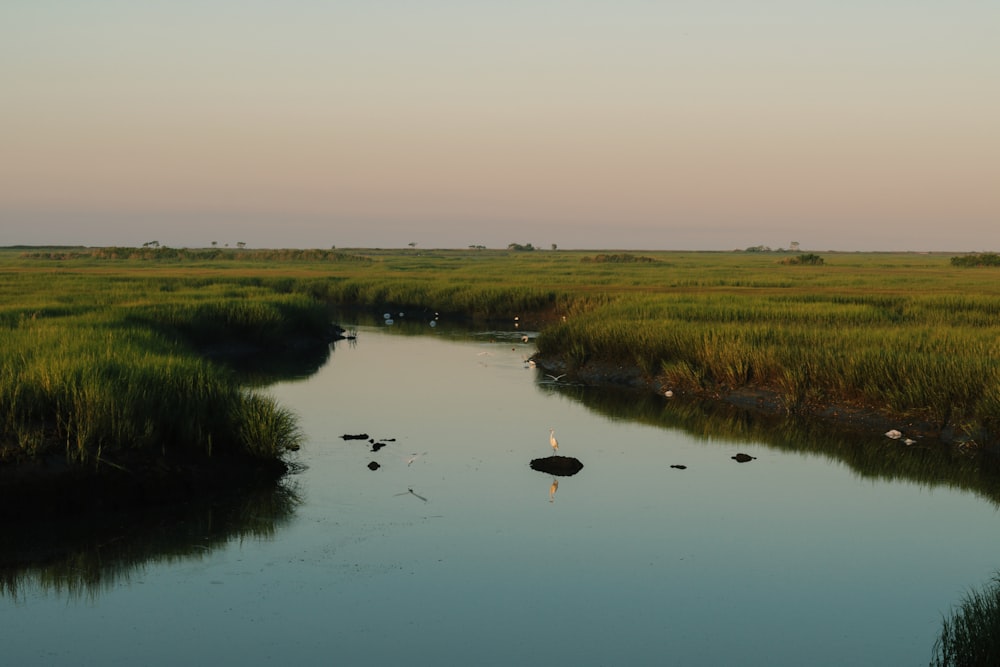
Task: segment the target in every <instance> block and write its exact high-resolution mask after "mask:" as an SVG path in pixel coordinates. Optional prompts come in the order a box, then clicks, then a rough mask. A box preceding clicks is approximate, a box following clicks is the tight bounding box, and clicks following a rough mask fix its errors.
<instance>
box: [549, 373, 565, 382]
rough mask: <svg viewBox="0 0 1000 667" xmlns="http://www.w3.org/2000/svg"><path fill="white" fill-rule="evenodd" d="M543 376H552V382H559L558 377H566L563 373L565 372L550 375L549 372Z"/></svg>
mask: <svg viewBox="0 0 1000 667" xmlns="http://www.w3.org/2000/svg"><path fill="white" fill-rule="evenodd" d="M545 377H550V378H552V381H553V382H559V380H560V378H564V377H566V374H565V373H563V374H562V375H550V374H549V373H546V374H545Z"/></svg>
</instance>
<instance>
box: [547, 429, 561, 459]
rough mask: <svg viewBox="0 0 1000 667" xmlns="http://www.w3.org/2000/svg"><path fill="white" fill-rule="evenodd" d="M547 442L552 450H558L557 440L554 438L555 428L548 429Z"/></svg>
mask: <svg viewBox="0 0 1000 667" xmlns="http://www.w3.org/2000/svg"><path fill="white" fill-rule="evenodd" d="M549 444H550V445H552V452H553V453H555V452H558V451H559V441H558V440H556V430H555V429H554V428H550V429H549Z"/></svg>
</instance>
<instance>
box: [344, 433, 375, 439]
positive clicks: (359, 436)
mask: <svg viewBox="0 0 1000 667" xmlns="http://www.w3.org/2000/svg"><path fill="white" fill-rule="evenodd" d="M340 437H341V438H343V439H344V440H369V439H370V438H369V437H368V434H367V433H358V434H357V435H351V434H350V433H345V434H344V435H342V436H340Z"/></svg>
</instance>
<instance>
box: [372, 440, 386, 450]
mask: <svg viewBox="0 0 1000 667" xmlns="http://www.w3.org/2000/svg"><path fill="white" fill-rule="evenodd" d="M383 447H385V443H384V442H373V443H372V451H373V452H377V451H378V450H380V449H382V448H383Z"/></svg>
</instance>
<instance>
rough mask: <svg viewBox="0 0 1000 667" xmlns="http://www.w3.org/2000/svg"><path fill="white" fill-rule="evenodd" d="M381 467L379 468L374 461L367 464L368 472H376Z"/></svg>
mask: <svg viewBox="0 0 1000 667" xmlns="http://www.w3.org/2000/svg"><path fill="white" fill-rule="evenodd" d="M381 467H382V466H380V465H379V464H378V463H377V462H375V461H372V462H371V463H369V464H368V469H369V470H378V469H379V468H381Z"/></svg>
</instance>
